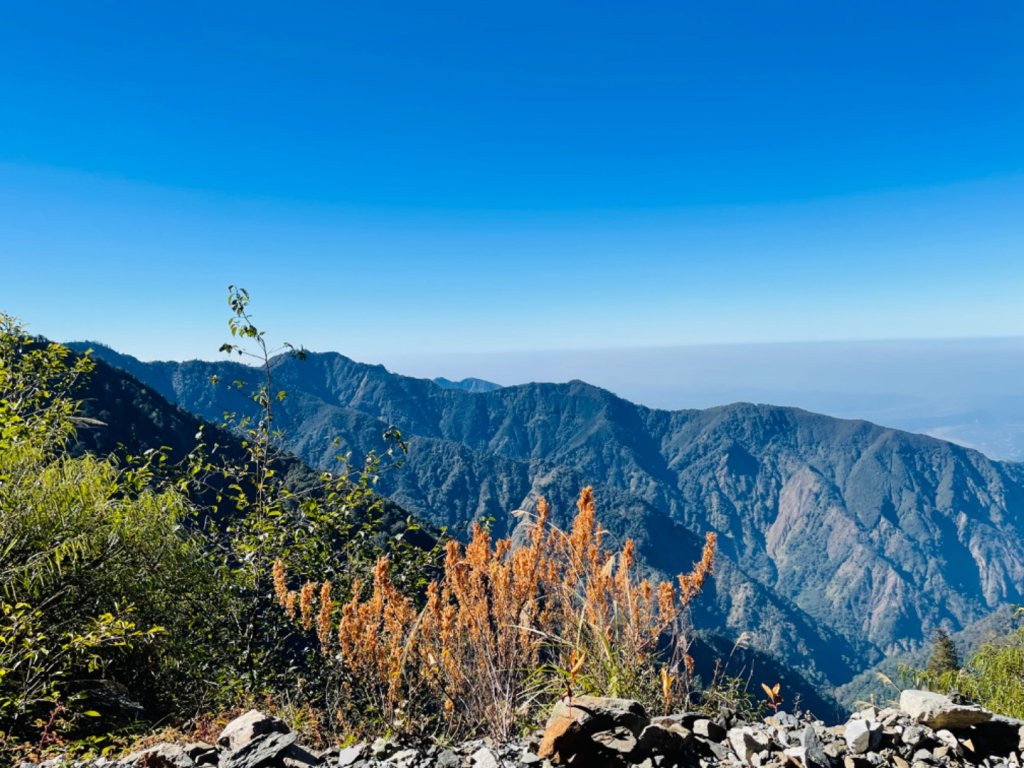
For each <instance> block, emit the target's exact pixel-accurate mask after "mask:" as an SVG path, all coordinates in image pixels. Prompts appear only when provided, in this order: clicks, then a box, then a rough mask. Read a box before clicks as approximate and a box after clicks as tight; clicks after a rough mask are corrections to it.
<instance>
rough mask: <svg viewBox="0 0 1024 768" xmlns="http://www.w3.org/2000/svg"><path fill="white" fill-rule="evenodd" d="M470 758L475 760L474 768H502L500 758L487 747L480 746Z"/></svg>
mask: <svg viewBox="0 0 1024 768" xmlns="http://www.w3.org/2000/svg"><path fill="white" fill-rule="evenodd" d="M470 760H472V761H473V768H500V766H501V764H500V763H499V762H498V758H497V757H496V756H495V754H494V753H493V752H492V751H491V750H490V749H488V748H487V747H480V749H478V750H477V751H476V752H474V753H473V755H472V756H471V757H470Z"/></svg>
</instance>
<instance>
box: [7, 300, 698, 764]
mask: <svg viewBox="0 0 1024 768" xmlns="http://www.w3.org/2000/svg"><path fill="white" fill-rule="evenodd" d="M232 307H233V309H234V312H235V314H234V317H233V321H234V322H233V326H232V328H233V331H234V333H235V335H236V336H237V337H238V338H239V339H240V342H241V343H240V344H239V345H238V346H237V347H236V346H235V345H231V349H232V351H234V350H241V351H242V352H243V354H250V353H253V354H255V356H256V358H257V361H258V362H260V364H261V365H262V371H263V373H264V374H270V373H272V371H271V368H270V366H269V352H268V350H267V348H266V346H265V344H264V342H263V337H262V333H261V332H260V331H259V330H258V329H256V328H255V327H254V326H253V325H252V323H251V320H250V319H249V316H248V314H247V309H246V307H247V297H246V296H245V294H244V293H243V292H238V293H235V294H233V304H232ZM257 370H259V368H257ZM90 379H91V380H92V382H93V383H92V384H87V382H89V381H90ZM270 383H271V379H270V378H264V379H261V380H260V381H259V382H258V383H256V385H255V386H253V387H252V388H250V389H248V390H246V393H247V397H248V398H249V401H250V402H251V403H253V404H254V405H255V406H256V408H255V411H254V415H253V416H249V415H245V414H243V415H239V416H237V417H235V418H232V419H230V420H229V427H230V429H229V430H228V431H224V430H219V429H216V428H213V427H211V426H210V425H209V424H207V423H205V422H203V421H199V420H196V419H195V417H192V416H189V415H188V414H186V413H183V412H181V411H178V410H176V409H174V408H172V407H169V406H168V405H167V404H166V403H163V402H162V401H161V399H160V398H159V396H157V395H155V394H153V393H150V392H147V390H145V389H144V388H143V389H137V388H136V387H134V386H133V384H132V381H131V380H128V379H124V378H119V375H117V374H113V375H112V372H111V371H110V370H109V369H105V368H104V366H102V365H99V366H97V365H96V364H94V362H93V361H92V359H91V358H90V357H89V356H87V355H75V354H73V353H71V352H69V350H68V349H67V348H65V347H63V346H61V345H58V344H52V343H49V342H46V341H44V340H40V339H34V338H31V337H29V336H28V335H27V334H26V333H25V332H24V330H23V329H22V328H21V327H20V326H19V325H18V323H17V322H15V321H14V320H12V319H11V318H9V317H6V316H4V317H2V319H0V610H2V614H0V759H5V760H8V759H9V760H11V761H13V760H14V759H16V758H17V757H19V756H26V755H40V754H45V753H47V752H50V751H55V750H56V751H65V750H68V749H71V750H72V751H86V752H90V751H91V752H98V751H103V750H106V749H114V748H117V745H119V744H121V743H124V742H125V740H126V739H130V738H131V737H132V735H133V734H139V733H144V732H145V731H147V730H148V729H150V728H152V727H153V725H154V724H155V723H157V722H162V723H165V724H172V725H177V726H178V727H181V728H185V729H191V730H194V729H196V728H199V729H200V730H202V729H203V728H204V727H208V726H204V723H210V722H216V720H217V719H218V718H220V717H222V715H221V713H224V714H225V715H226V714H228V713H231V712H233V711H237V710H238V709H239V708H242V707H247V706H252V705H254V704H258V705H260V706H262V707H264V708H269V709H270V710H271V711H273V712H276V713H277V714H278V715H279V716H281V717H284V718H286V719H287V720H289V721H290V723H291V725H292V726H293V727H298V728H300V729H301V730H303V731H304V732H306V733H307V734H309V735H310V736H311V737H312V738H316V739H318V740H320V741H321V742H335V743H336V742H338V741H341V740H344V739H345V738H347V737H349V736H351V735H353V734H359V733H385V732H389V733H407V734H430V735H434V736H437V735H438V734H439V733H442V732H443V733H447V734H448V735H449V736H450V737H471V736H476V735H484V734H490V735H492V736H497V737H505V736H508V735H510V734H515V733H518V732H519V730H520V729H522V728H525V727H531V726H535V725H536V724H537V723H538V721H539V719H540V718H543V716H544V715H545V714H546V712H547V710H548V709H549V707H550V705H551V704H552V703H553V702H554V701H556V700H558V699H559V698H560V697H561V696H563V695H565V694H566V693H569V694H570V695H577V694H582V693H605V694H612V695H620V696H630V697H634V698H637V699H639V700H641V701H643V702H644V703H645V704H646V705H647V706H648V707H650V708H651V709H652V711H658V710H662V711H668V710H670V709H674V708H679V707H686V706H691V705H697V706H709V707H710V706H714V704H713V699H712V694H714V693H715V691H714V689H712V690H711V691H701V690H699V688H698V680H697V678H696V676H695V664H694V660H693V658H692V657H691V656H690V650H691V643H692V639H693V638H692V632H691V624H690V622H689V618H690V612H689V608H690V603H691V601H693V600H694V599H695V598H696V597H697V596H698V594H699V593H700V592H701V590H702V588H703V587H704V584H705V580H706V579H707V578H708V577H709V576H710V574H711V570H712V564H713V559H714V554H715V537H714V535H713V534H709V535H708V536H707V537H706V540H705V542H704V543H703V545H702V547H701V548H700V550H699V551H698V553H697V557H696V558H695V561H694V563H693V570H692V571H691V570H689V569H687V570H686V571H685V572H683V573H681V574H678V575H677V576H676V577H674V578H673V579H671V580H663V581H652V580H650V579H648V578H645V576H644V575H643V574H642V573H640V572H639V571H638V570H637V568H636V563H635V557H634V553H635V544H634V543H633V542H631V541H625V542H623V543H622V545H621V546H613V545H611V543H610V542H609V541H608V540H607V539H606V536H607V533H606V531H605V530H604V529H603V528H602V527H601V526H600V524H599V523H598V521H597V517H596V506H595V501H594V497H593V495H592V492H591V490H590V489H585V490H584V492H583V493H582V495H581V496H580V497H579V499H578V503H577V513H576V517H575V519H574V521H573V522H572V525H571V526H569V527H568V528H566V529H565V530H564V532H563V529H561V528H559V527H557V526H555V525H553V524H552V522H551V518H550V511H549V507H548V506H547V503H546V502H544V501H543V500H539V501H538V504H537V506H536V510H535V513H533V514H532V515H531V516H530V517H529V518H528V519H527V518H526V517H525V513H524V520H523V528H522V531H523V532H525V534H526V537H527V538H526V539H525V540H519V541H513V540H511V539H507V538H506V539H495V538H493V537H492V535H491V533H490V532H489V531H488V530H487V528H485V527H484V526H483V525H482V524H479V523H478V524H477V525H476V526H475V527H474V529H473V533H472V536H471V538H470V540H469V541H468V543H467V544H466V545H465V546H463V545H461V544H459V543H458V542H456V541H454V540H447V541H445V540H441V541H438V540H436V539H434V538H433V537H430V536H427V537H424V536H423V535H422V531H421V527H420V526H419V525H418V524H417V523H416V521H415V520H413V519H412V518H406V520H405V526H404V528H402V529H401V530H399V531H398V532H397V533H394V527H393V525H394V514H393V512H394V507H389V505H388V504H387V503H386V502H385V500H384V499H383V498H382V497H381V496H380V495H378V494H377V493H376V492H375V491H374V490H373V486H374V483H375V481H376V479H377V478H378V477H379V476H380V473H381V471H382V470H383V468H384V464H385V463H386V461H388V460H389V459H390V458H392V457H399V456H401V454H402V448H403V445H404V444H403V442H402V438H401V435H400V434H399V433H397V432H396V431H395V430H386V431H385V433H384V436H385V437H386V438H388V439H389V440H390V446H391V447H390V448H387V449H386V450H384V451H383V452H382V453H380V454H379V455H378V454H370V456H369V457H368V459H367V460H366V461H365V462H360V463H359V464H357V465H355V466H354V467H353V466H352V465H351V464H350V463H349V462H347V461H342V462H341V463H336V464H335V468H334V471H332V472H322V473H309V472H308V471H307V472H300V471H298V470H296V469H295V462H294V460H291V459H289V458H288V457H287V456H286V455H283V454H281V453H280V451H279V449H278V446H277V441H278V440H279V437H280V435H279V433H278V431H277V425H276V413H277V412H278V410H279V409H280V406H281V404H282V403H284V402H287V399H288V397H287V394H286V393H285V392H284V391H279V390H277V389H276V388H273V389H272V388H271V387H270V386H269V385H270ZM242 386H243V388H244V385H242ZM83 387H84V389H83ZM83 391H87V392H90V393H91V394H92V395H94V396H95V397H94V398H93V399H92V400H91V402H90V403H89V405H90V406H91V412H92V413H93V414H95V416H87V415H85V412H86V409H85V408H84V407H83V403H82V402H81V401H80V399H79V398H80V396H81V393H82V392H83ZM115 414H116V415H117V417H118V418H123V421H122V422H121V424H120V432H121V434H127V435H128V436H129V439H128V440H126V441H118V442H119V444H118V445H117V446H116V447H115V448H114V449H113V450H112V451H111V452H107V453H104V452H103V449H102V447H101V446H103V445H104V444H106V443H107V442H109V440H108V439H104V438H102V437H100V435H102V434H103V433H104V430H105V429H107V424H106V423H104V422H102V421H101V420H100V419H99V418H97V416H103V417H105V418H110V417H111V416H114V415H115ZM160 421H164V422H165V423H168V424H171V425H175V426H179V427H180V426H187V427H188V428H189V429H195V432H194V433H193V441H194V442H193V445H192V446H191V448H190V449H186V446H185V445H184V444H183V442H182V444H178V445H170V446H167V447H163V448H153V447H146V448H142V446H144V445H146V444H147V443H149V442H150V441H151V440H152V439H154V438H159V436H160V434H161V433H160V430H159V429H157V430H156V431H155V432H153V431H151V430H153V429H154V428H155V427H158V426H159V422H160ZM378 437H379V438H380V436H378ZM138 448H142V450H141V453H138V454H136V453H134V452H133V450H135V449H138ZM296 478H297V479H298V480H299V481H300V482H295V480H296ZM389 526H391V527H389Z"/></svg>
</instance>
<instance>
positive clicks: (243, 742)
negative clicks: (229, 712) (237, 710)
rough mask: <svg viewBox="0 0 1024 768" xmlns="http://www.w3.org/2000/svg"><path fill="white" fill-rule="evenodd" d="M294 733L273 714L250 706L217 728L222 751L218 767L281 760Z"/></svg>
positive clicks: (249, 767)
mask: <svg viewBox="0 0 1024 768" xmlns="http://www.w3.org/2000/svg"><path fill="white" fill-rule="evenodd" d="M294 743H295V734H294V733H291V732H290V731H289V729H288V726H287V725H285V724H284V723H283V722H281V721H280V720H278V719H277V718H276V717H270V716H269V715H265V714H263V713H262V712H258V711H257V710H255V709H253V710H250V711H248V712H246V713H245V714H244V715H240V716H239V717H236V718H235V719H234V720H232V721H231V722H230V723H228V724H227V726H226V727H225V728H224V730H223V731H221V734H220V736H219V737H218V738H217V745H218V746H219V747H220V748H221V749H222V750H223V751H222V753H221V757H220V768H259V766H264V765H269V764H272V763H283V757H284V756H285V755H287V754H289V752H291V747H292V745H293V744H294Z"/></svg>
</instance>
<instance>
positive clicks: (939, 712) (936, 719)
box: [900, 690, 992, 731]
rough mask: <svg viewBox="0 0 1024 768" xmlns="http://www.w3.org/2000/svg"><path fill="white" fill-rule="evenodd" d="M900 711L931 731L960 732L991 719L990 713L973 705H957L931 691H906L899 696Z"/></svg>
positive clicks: (946, 697)
mask: <svg viewBox="0 0 1024 768" xmlns="http://www.w3.org/2000/svg"><path fill="white" fill-rule="evenodd" d="M900 709H901V710H903V711H904V712H905V713H906V714H908V715H909V716H910V717H911V718H913V719H914V720H915V721H916V722H918V723H921V724H922V725H926V726H928V727H929V728H931V729H932V730H936V731H937V730H939V729H940V728H947V729H949V730H951V731H958V730H960V731H962V730H965V729H967V728H970V727H971V726H972V725H977V724H978V723H984V722H985V721H987V720H991V719H992V713H991V712H989V711H988V710H986V709H982V708H981V707H979V706H977V705H975V704H958V703H957V702H955V701H953V700H952V699H950V698H949V697H948V696H943V695H942V694H941V693H933V692H931V691H917V690H907V691H903V693H901V694H900Z"/></svg>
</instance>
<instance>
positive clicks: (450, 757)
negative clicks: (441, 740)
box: [434, 749, 462, 768]
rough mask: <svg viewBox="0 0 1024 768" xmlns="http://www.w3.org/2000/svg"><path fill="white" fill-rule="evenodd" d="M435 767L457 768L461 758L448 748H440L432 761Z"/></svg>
mask: <svg viewBox="0 0 1024 768" xmlns="http://www.w3.org/2000/svg"><path fill="white" fill-rule="evenodd" d="M434 765H435V766H436V768H458V766H460V765H462V759H461V758H460V757H459V756H458V755H457V754H455V752H453V751H452V750H450V749H442V750H441V752H440V753H439V754H438V756H437V759H436V760H435V761H434Z"/></svg>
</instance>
